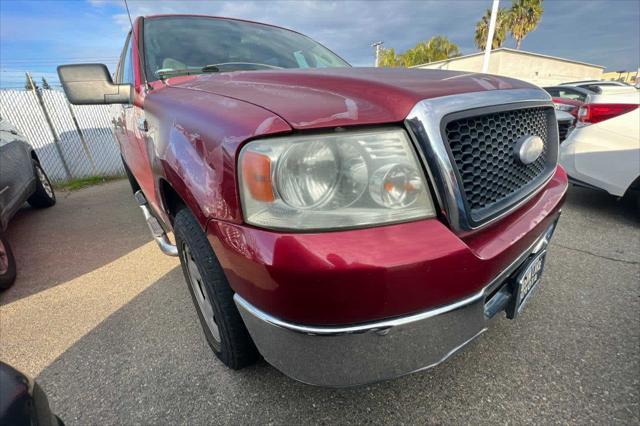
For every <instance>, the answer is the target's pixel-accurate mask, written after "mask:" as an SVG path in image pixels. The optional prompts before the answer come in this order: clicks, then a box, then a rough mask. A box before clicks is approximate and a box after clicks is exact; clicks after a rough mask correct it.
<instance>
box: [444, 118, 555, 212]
mask: <svg viewBox="0 0 640 426" xmlns="http://www.w3.org/2000/svg"><path fill="white" fill-rule="evenodd" d="M480 112H481V111H480ZM445 122H446V125H445V126H444V135H443V136H444V140H445V143H447V144H448V147H449V149H450V153H451V159H452V161H453V162H454V165H455V168H456V170H457V178H458V181H459V183H460V186H461V189H462V193H463V198H464V200H465V201H466V204H467V206H468V209H469V213H470V215H471V217H472V219H473V220H475V221H482V220H483V219H485V218H487V217H488V216H490V215H491V214H492V213H494V212H495V211H496V210H500V208H501V207H503V206H501V204H502V203H503V202H505V201H508V200H509V199H515V198H519V197H521V194H522V193H523V192H524V193H526V192H528V190H530V189H531V188H530V187H531V185H536V184H537V183H539V181H540V180H541V179H543V178H544V176H545V172H547V171H548V169H549V167H555V164H554V163H553V156H552V155H550V154H552V152H551V150H549V149H548V147H549V146H550V144H553V143H554V142H555V143H556V144H557V140H556V139H553V140H552V138H550V133H551V131H550V129H551V128H552V126H554V125H555V123H556V122H555V113H554V110H553V108H551V107H535V108H521V109H515V110H513V109H511V110H504V111H499V112H489V113H486V114H483V113H480V114H477V112H475V111H474V112H473V115H471V116H465V117H463V118H455V119H452V120H447V118H445ZM527 136H540V137H541V138H542V140H543V142H544V148H543V151H542V154H541V155H540V157H538V159H537V160H536V161H534V162H533V163H530V164H524V163H522V162H521V161H520V160H519V159H518V158H517V156H516V155H515V153H514V146H515V144H516V142H517V141H518V139H520V138H522V137H527ZM550 157H551V158H550ZM550 160H551V161H550Z"/></svg>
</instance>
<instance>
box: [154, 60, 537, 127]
mask: <svg viewBox="0 0 640 426" xmlns="http://www.w3.org/2000/svg"><path fill="white" fill-rule="evenodd" d="M166 83H167V84H168V85H169V86H172V87H175V88H183V89H190V90H197V91H203V92H208V93H214V94H217V95H221V96H226V97H229V98H234V99H238V100H242V101H244V102H249V103H251V104H254V105H258V106H260V107H262V108H265V109H267V110H269V111H271V112H273V113H275V114H277V115H279V116H280V117H282V118H283V119H284V120H286V121H287V122H288V123H289V124H290V125H291V126H292V127H293V128H295V129H300V130H302V129H314V128H320V127H337V126H353V125H363V124H381V123H394V122H401V121H402V120H404V119H405V117H406V116H407V114H408V113H409V112H410V111H411V108H413V106H414V105H415V104H416V103H417V102H419V101H421V100H423V99H429V98H435V97H440V96H447V95H454V94H459V93H466V92H481V91H487V90H508V89H519V88H533V87H535V86H533V85H531V84H528V83H525V82H522V81H519V80H514V79H511V78H506V77H500V76H494V75H487V74H475V73H464V72H455V71H441V70H423V69H406V68H325V69H293V70H275V71H243V72H230V73H222V74H204V75H198V76H196V77H193V76H188V77H174V78H171V79H168V80H167V82H166Z"/></svg>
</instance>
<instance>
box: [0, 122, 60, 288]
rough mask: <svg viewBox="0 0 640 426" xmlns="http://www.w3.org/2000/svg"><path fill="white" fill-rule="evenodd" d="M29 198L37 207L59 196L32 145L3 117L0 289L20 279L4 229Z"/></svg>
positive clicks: (0, 141)
mask: <svg viewBox="0 0 640 426" xmlns="http://www.w3.org/2000/svg"><path fill="white" fill-rule="evenodd" d="M25 202H28V203H29V204H31V206H33V207H36V208H44V207H51V206H53V205H54V204H55V203H56V196H55V193H54V191H53V187H52V186H51V183H50V182H49V178H48V177H47V174H46V173H45V171H44V169H43V168H42V165H41V164H40V160H39V159H38V156H37V155H36V153H35V152H34V151H33V149H32V148H31V145H29V144H28V143H27V142H26V139H25V138H24V136H22V135H21V134H20V133H19V132H18V130H17V129H16V128H15V127H14V126H13V125H12V124H11V123H9V122H8V121H7V120H5V119H3V118H2V117H0V290H3V289H6V288H8V287H10V286H11V284H13V282H14V281H15V279H16V262H15V258H14V256H13V252H12V251H11V247H10V246H9V242H8V241H7V238H6V236H5V235H4V233H5V231H6V230H7V226H9V220H11V218H12V217H13V215H14V214H15V213H16V212H17V211H18V210H19V209H20V207H22V205H23V204H24V203H25Z"/></svg>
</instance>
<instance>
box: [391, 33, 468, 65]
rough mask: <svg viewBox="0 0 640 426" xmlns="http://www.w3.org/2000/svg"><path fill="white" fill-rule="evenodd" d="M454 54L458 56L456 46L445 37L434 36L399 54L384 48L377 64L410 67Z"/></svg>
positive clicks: (458, 52)
mask: <svg viewBox="0 0 640 426" xmlns="http://www.w3.org/2000/svg"><path fill="white" fill-rule="evenodd" d="M454 56H460V49H459V48H458V46H457V45H456V44H455V43H453V42H452V41H450V40H449V39H448V38H447V37H444V36H434V37H432V38H431V39H430V40H428V41H423V42H420V43H418V44H416V45H415V46H414V47H413V48H411V49H408V50H406V51H405V52H403V53H401V54H397V53H396V52H395V50H394V49H384V50H383V52H381V55H380V63H379V64H380V66H381V67H411V66H414V65H420V64H426V63H428V62H435V61H441V60H443V59H448V58H453V57H454Z"/></svg>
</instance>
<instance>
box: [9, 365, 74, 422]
mask: <svg viewBox="0 0 640 426" xmlns="http://www.w3.org/2000/svg"><path fill="white" fill-rule="evenodd" d="M0 424H1V425H7V426H8V425H11V426H64V423H63V422H62V420H60V418H59V417H57V416H56V415H55V414H53V412H52V411H51V408H49V401H48V399H47V395H46V394H45V393H44V391H43V390H42V388H41V387H40V386H39V385H38V383H36V382H35V381H33V380H32V379H31V378H30V377H28V376H26V375H25V374H23V373H21V372H20V371H18V370H16V369H15V368H13V367H12V366H10V365H9V364H5V363H4V362H2V361H0Z"/></svg>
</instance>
